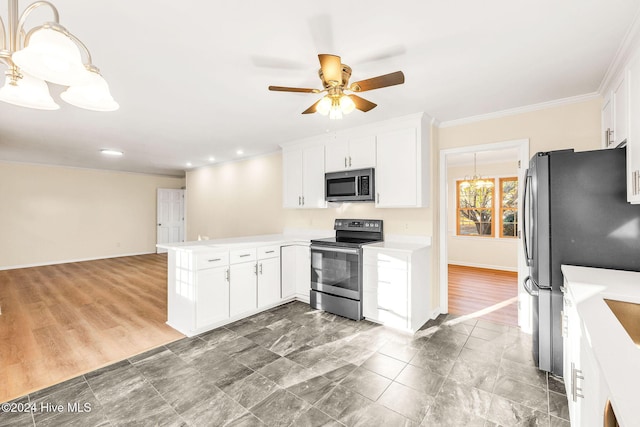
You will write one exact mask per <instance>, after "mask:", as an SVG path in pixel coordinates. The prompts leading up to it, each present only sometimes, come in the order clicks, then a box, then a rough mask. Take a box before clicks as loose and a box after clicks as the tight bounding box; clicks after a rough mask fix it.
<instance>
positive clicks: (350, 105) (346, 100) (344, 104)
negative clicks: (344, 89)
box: [340, 95, 356, 114]
mask: <svg viewBox="0 0 640 427" xmlns="http://www.w3.org/2000/svg"><path fill="white" fill-rule="evenodd" d="M355 108H356V104H355V103H354V102H353V100H352V99H351V98H350V97H349V96H348V95H342V97H341V98H340V109H341V110H342V113H343V114H349V113H350V112H352V111H353V110H355Z"/></svg>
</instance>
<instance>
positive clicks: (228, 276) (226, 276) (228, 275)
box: [225, 269, 231, 282]
mask: <svg viewBox="0 0 640 427" xmlns="http://www.w3.org/2000/svg"><path fill="white" fill-rule="evenodd" d="M230 278H231V273H230V272H229V269H227V272H226V275H225V279H227V282H228V281H229V279H230Z"/></svg>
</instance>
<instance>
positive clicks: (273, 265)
mask: <svg viewBox="0 0 640 427" xmlns="http://www.w3.org/2000/svg"><path fill="white" fill-rule="evenodd" d="M278 301H280V257H279V256H278V257H273V258H266V259H259V260H258V307H265V306H267V305H272V304H275V303H277V302H278Z"/></svg>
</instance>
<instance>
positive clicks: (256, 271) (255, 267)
mask: <svg viewBox="0 0 640 427" xmlns="http://www.w3.org/2000/svg"><path fill="white" fill-rule="evenodd" d="M253 274H255V275H256V276H257V275H258V264H256V265H254V266H253Z"/></svg>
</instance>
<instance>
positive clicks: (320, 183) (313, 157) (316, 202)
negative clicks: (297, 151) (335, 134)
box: [302, 145, 327, 208]
mask: <svg viewBox="0 0 640 427" xmlns="http://www.w3.org/2000/svg"><path fill="white" fill-rule="evenodd" d="M302 172H303V176H302V189H303V191H302V207H303V208H325V207H327V203H326V202H325V200H324V146H323V145H319V146H317V147H309V148H305V149H304V150H303V152H302Z"/></svg>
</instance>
